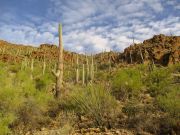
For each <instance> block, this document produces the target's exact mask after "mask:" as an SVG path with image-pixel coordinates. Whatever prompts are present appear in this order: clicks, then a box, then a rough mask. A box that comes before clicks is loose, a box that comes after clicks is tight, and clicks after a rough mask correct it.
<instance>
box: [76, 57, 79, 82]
mask: <svg viewBox="0 0 180 135" xmlns="http://www.w3.org/2000/svg"><path fill="white" fill-rule="evenodd" d="M78 82H79V58H78V54H77V56H76V83H78Z"/></svg>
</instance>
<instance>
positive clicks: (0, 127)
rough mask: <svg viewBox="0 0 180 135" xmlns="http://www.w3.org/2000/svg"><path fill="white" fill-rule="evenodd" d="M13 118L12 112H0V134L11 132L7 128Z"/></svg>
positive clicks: (4, 134)
mask: <svg viewBox="0 0 180 135" xmlns="http://www.w3.org/2000/svg"><path fill="white" fill-rule="evenodd" d="M14 119H15V116H14V114H12V113H8V114H3V113H0V135H6V134H9V133H11V130H10V129H9V125H10V124H12V123H13V121H14Z"/></svg>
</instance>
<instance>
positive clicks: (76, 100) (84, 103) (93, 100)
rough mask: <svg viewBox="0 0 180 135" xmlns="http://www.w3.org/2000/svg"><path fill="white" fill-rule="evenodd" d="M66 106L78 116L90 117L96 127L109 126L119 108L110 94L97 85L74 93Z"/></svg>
mask: <svg viewBox="0 0 180 135" xmlns="http://www.w3.org/2000/svg"><path fill="white" fill-rule="evenodd" d="M66 105H67V108H68V109H70V110H73V111H74V112H76V114H77V115H80V116H86V117H88V118H89V119H90V120H92V121H93V122H94V126H105V125H107V124H108V120H110V119H111V117H112V115H113V114H115V110H116V108H117V102H116V100H115V98H114V97H113V96H111V94H110V92H109V91H107V90H105V89H103V87H102V86H97V85H96V86H94V85H93V86H89V87H87V88H85V89H77V90H74V91H72V93H71V94H70V96H69V97H68V101H67V102H66Z"/></svg>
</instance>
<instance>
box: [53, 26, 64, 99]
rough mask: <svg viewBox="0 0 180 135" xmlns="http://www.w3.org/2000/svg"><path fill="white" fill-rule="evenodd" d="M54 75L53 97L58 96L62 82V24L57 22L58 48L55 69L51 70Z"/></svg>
mask: <svg viewBox="0 0 180 135" xmlns="http://www.w3.org/2000/svg"><path fill="white" fill-rule="evenodd" d="M53 74H54V75H55V77H56V93H55V97H57V98H59V97H60V92H61V89H62V83H63V41H62V24H59V48H58V63H57V70H56V71H53Z"/></svg>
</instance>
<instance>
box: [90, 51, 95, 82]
mask: <svg viewBox="0 0 180 135" xmlns="http://www.w3.org/2000/svg"><path fill="white" fill-rule="evenodd" d="M90 75H91V81H93V79H94V60H93V55H91V73H90Z"/></svg>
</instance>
